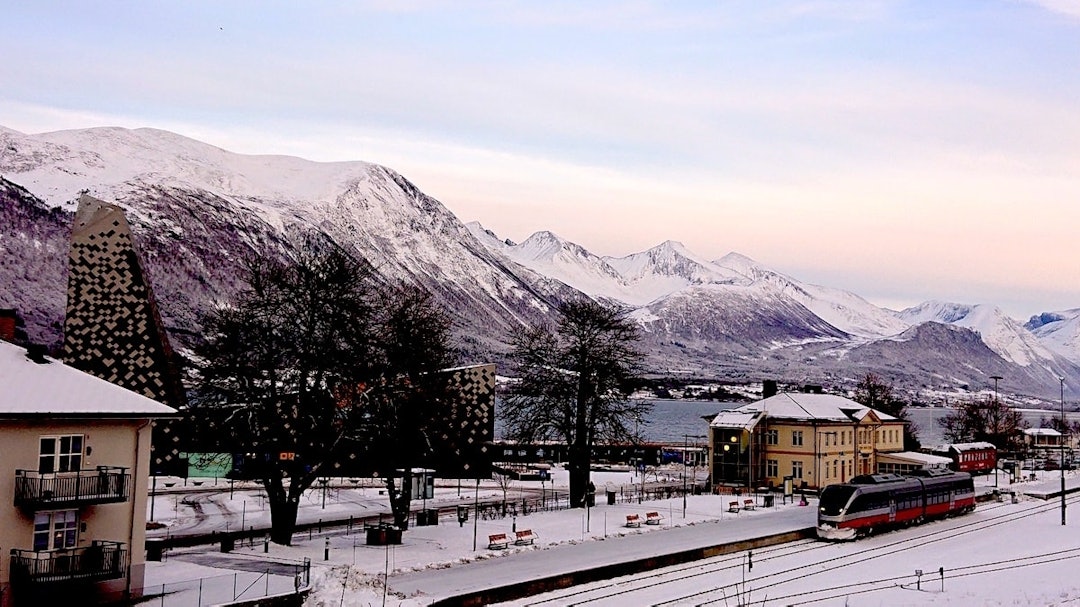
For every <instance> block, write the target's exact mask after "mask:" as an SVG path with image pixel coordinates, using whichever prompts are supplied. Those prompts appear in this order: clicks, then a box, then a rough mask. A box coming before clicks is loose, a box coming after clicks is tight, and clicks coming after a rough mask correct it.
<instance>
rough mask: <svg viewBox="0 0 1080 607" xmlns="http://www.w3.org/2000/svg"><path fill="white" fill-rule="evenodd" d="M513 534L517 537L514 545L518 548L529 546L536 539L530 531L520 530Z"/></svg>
mask: <svg viewBox="0 0 1080 607" xmlns="http://www.w3.org/2000/svg"><path fill="white" fill-rule="evenodd" d="M515 534H516V535H517V539H516V540H514V543H515V544H517V545H518V546H524V545H525V544H531V543H533V542H534V541H536V538H537V535H536V534H535V533H533V532H532V529H522V530H521V531H516V532H515Z"/></svg>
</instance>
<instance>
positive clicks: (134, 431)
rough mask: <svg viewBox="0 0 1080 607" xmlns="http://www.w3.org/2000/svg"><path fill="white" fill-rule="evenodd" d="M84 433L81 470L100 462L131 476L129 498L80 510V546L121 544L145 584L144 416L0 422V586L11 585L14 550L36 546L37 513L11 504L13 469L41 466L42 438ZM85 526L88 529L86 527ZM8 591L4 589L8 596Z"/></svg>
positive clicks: (116, 584)
mask: <svg viewBox="0 0 1080 607" xmlns="http://www.w3.org/2000/svg"><path fill="white" fill-rule="evenodd" d="M71 434H81V435H83V436H84V443H83V461H82V465H81V469H83V470H87V469H93V468H94V467H96V466H119V467H124V468H127V469H128V471H129V472H130V474H131V475H132V485H131V488H130V498H129V499H128V501H126V502H122V503H115V504H98V505H90V506H82V507H80V508H78V509H77V510H78V524H79V525H78V528H79V531H78V539H77V543H76V547H86V546H89V545H90V544H91V542H92V541H93V540H107V541H116V542H122V543H123V544H125V547H126V549H127V551H128V555H129V559H130V562H131V566H132V575H131V577H132V584H133V585H134V586H141V585H142V579H143V569H144V566H145V565H144V562H145V558H144V554H143V551H144V545H145V536H146V525H145V518H146V495H147V482H148V479H147V475H148V470H149V454H150V428H149V423H148V422H147V421H146V420H117V421H108V420H98V421H75V420H73V421H64V420H40V421H37V420H20V421H2V422H0V462H2V463H0V555H2V556H3V558H4V559H5V562H3V563H2V565H0V585H2V586H4V587H5V588H6V587H7V585H8V576H9V569H10V560H9V559H10V557H9V554H10V552H11V549H20V550H31V549H32V548H33V532H34V513H32V512H23V511H22V510H21V509H19V508H16V507H15V506H14V505H13V501H14V495H15V471H16V470H19V469H21V470H32V471H36V470H37V469H38V450H39V438H40V437H41V436H47V435H71ZM84 524H85V529H84V528H83V525H84ZM108 585H109V587H110V588H109V589H111V590H123V589H124V588H125V585H126V581H125V580H112V581H110V582H109V583H108ZM9 594H10V593H8V592H6V591H5V592H4V596H5V598H6V597H7V595H9Z"/></svg>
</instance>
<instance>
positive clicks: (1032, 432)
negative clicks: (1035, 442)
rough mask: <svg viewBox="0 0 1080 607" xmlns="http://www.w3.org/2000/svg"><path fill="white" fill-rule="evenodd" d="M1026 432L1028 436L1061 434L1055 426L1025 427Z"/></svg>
mask: <svg viewBox="0 0 1080 607" xmlns="http://www.w3.org/2000/svg"><path fill="white" fill-rule="evenodd" d="M1024 434H1027V435H1028V436H1061V433H1060V432H1058V431H1057V430H1054V429H1053V428H1025V429H1024Z"/></svg>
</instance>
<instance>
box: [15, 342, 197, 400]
mask: <svg viewBox="0 0 1080 607" xmlns="http://www.w3.org/2000/svg"><path fill="white" fill-rule="evenodd" d="M45 361H46V362H44V363H36V362H34V361H32V360H30V359H29V358H27V356H26V350H25V349H23V348H20V347H19V346H16V345H14V344H11V343H8V342H4V341H0V418H24V417H46V416H48V417H60V418H64V417H83V418H87V417H103V418H104V417H112V418H117V417H123V418H148V417H170V416H173V415H175V414H176V411H175V410H174V409H173V408H172V407H167V406H165V405H163V404H161V403H159V402H157V401H155V400H152V399H150V398H147V397H145V396H143V395H141V394H137V393H135V392H132V391H131V390H128V389H126V388H121V387H120V386H117V385H115V384H112V383H109V382H107V381H105V380H103V379H99V378H97V377H94V376H93V375H90V374H89V373H84V372H83V371H79V370H78V369H75V368H74V367H69V366H68V365H65V364H64V363H62V362H60V361H57V360H55V359H52V358H48V357H46V358H45Z"/></svg>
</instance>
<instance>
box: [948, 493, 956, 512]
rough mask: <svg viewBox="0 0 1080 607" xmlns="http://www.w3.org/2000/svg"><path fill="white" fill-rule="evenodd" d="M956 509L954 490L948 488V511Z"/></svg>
mask: <svg viewBox="0 0 1080 607" xmlns="http://www.w3.org/2000/svg"><path fill="white" fill-rule="evenodd" d="M955 509H956V491H953V490H952V489H949V512H952V511H953V510H955Z"/></svg>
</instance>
